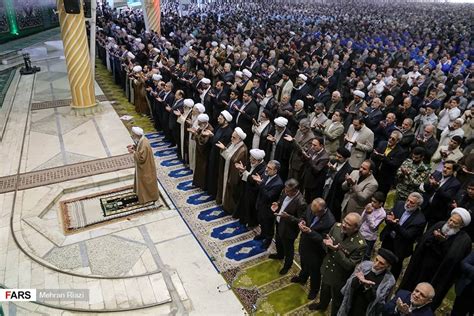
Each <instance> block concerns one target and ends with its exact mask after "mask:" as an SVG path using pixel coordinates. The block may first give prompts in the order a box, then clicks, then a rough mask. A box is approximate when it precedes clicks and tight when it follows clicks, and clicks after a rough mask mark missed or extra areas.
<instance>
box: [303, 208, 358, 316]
mask: <svg viewBox="0 0 474 316" xmlns="http://www.w3.org/2000/svg"><path fill="white" fill-rule="evenodd" d="M361 221H362V219H361V216H360V215H359V214H357V213H349V214H347V215H346V216H345V217H344V219H343V221H342V223H337V224H335V225H334V226H333V227H332V228H331V230H330V231H329V234H328V235H326V237H325V238H324V239H323V244H324V247H325V248H326V252H327V254H326V256H325V257H324V259H323V263H322V265H321V275H322V280H321V281H322V284H321V295H320V298H319V303H318V304H310V305H309V309H310V310H326V308H327V307H328V305H329V302H330V301H331V299H332V303H331V315H332V316H336V315H337V312H338V310H339V307H341V303H342V300H343V298H344V296H343V295H342V293H341V289H342V288H343V286H344V284H345V283H346V281H347V279H348V278H349V276H350V275H351V274H352V272H353V271H354V268H355V267H356V265H357V264H359V263H360V262H361V261H362V257H363V256H364V253H365V248H366V247H367V245H366V244H365V241H364V238H363V237H362V235H361V234H360V233H359V227H360V224H361Z"/></svg>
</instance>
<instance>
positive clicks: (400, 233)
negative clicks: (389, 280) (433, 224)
mask: <svg viewBox="0 0 474 316" xmlns="http://www.w3.org/2000/svg"><path fill="white" fill-rule="evenodd" d="M392 212H393V214H394V215H395V218H397V219H400V218H401V217H402V214H403V213H404V212H405V202H404V201H398V202H397V203H396V204H395V207H394V208H393V209H392ZM386 223H387V225H386V226H385V227H384V229H383V230H382V232H381V233H380V240H381V241H382V248H387V249H389V250H391V251H393V252H394V253H395V254H396V255H397V256H398V258H400V260H403V259H404V258H406V257H408V256H410V255H411V254H412V253H413V244H414V243H415V242H416V240H417V239H418V238H419V237H420V236H421V235H422V234H423V231H424V229H425V225H426V219H425V216H424V215H423V213H422V212H421V211H420V210H416V211H415V212H414V213H413V214H412V215H411V216H410V217H409V218H408V219H407V220H406V221H405V222H404V223H403V225H398V224H391V223H389V222H386ZM392 232H395V237H393V236H392V235H393V234H392Z"/></svg>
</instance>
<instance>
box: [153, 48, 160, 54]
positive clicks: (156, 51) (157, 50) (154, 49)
mask: <svg viewBox="0 0 474 316" xmlns="http://www.w3.org/2000/svg"><path fill="white" fill-rule="evenodd" d="M152 51H154V52H155V53H159V52H160V50H159V49H158V48H156V47H153V49H152Z"/></svg>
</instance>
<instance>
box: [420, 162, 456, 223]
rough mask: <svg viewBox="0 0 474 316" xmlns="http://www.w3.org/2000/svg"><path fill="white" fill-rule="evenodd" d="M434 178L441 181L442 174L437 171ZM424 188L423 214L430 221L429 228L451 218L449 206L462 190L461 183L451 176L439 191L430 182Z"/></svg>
mask: <svg viewBox="0 0 474 316" xmlns="http://www.w3.org/2000/svg"><path fill="white" fill-rule="evenodd" d="M432 176H433V177H434V178H435V179H437V180H438V181H440V180H441V177H442V174H441V172H439V171H435V172H433V174H432ZM423 188H424V189H425V194H424V196H423V198H424V201H425V203H424V208H423V213H424V214H425V217H426V220H427V221H428V228H429V227H431V226H432V225H433V224H436V223H437V222H439V221H445V220H447V219H448V218H449V206H450V204H451V202H452V201H453V199H454V197H455V196H456V193H457V192H458V190H459V189H460V188H461V183H460V182H459V180H458V179H456V178H455V177H454V176H451V177H449V179H447V180H446V182H445V183H443V185H441V186H440V187H438V188H437V189H436V188H434V187H432V186H431V185H430V184H429V181H427V182H425V183H424V184H423Z"/></svg>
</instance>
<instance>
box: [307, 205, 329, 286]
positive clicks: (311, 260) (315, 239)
mask: <svg viewBox="0 0 474 316" xmlns="http://www.w3.org/2000/svg"><path fill="white" fill-rule="evenodd" d="M301 220H303V221H305V225H306V226H308V227H309V228H310V229H311V232H309V233H303V232H302V233H301V237H300V245H299V253H300V258H301V271H300V274H299V276H298V277H299V278H300V279H301V281H302V282H306V281H307V280H308V278H309V277H311V284H310V289H311V291H312V292H318V291H319V286H320V285H321V271H320V267H321V264H322V262H323V258H324V256H325V255H326V251H325V250H324V248H323V239H324V238H325V237H326V235H327V234H328V233H329V231H330V230H331V227H332V226H333V225H334V224H335V223H336V220H335V219H334V216H333V215H332V213H331V211H330V210H329V209H326V212H325V213H324V214H323V215H322V216H321V217H320V218H319V219H318V220H315V216H314V214H313V213H312V212H311V206H308V207H307V209H306V211H305V213H304V215H303V216H302V217H301Z"/></svg>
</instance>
